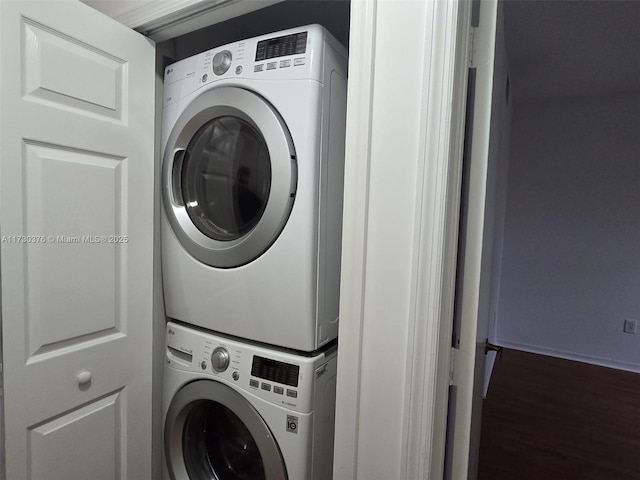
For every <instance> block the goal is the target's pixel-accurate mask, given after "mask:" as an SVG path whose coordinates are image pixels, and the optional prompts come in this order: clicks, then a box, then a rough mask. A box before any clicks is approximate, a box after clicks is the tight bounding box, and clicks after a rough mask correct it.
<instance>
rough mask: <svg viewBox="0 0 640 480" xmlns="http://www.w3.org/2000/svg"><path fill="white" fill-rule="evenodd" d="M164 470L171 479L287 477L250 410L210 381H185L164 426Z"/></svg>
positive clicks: (265, 429) (263, 426) (271, 479)
mask: <svg viewBox="0 0 640 480" xmlns="http://www.w3.org/2000/svg"><path fill="white" fill-rule="evenodd" d="M164 428H165V429H164V441H165V455H166V458H167V468H168V470H169V473H170V475H171V478H173V479H174V480H187V479H188V480H214V479H215V480H286V479H287V473H286V468H285V465H284V460H283V459H282V454H281V452H280V449H279V447H278V445H277V443H276V441H275V439H274V438H273V435H272V434H271V430H269V427H268V426H267V424H266V423H265V422H264V420H263V419H262V417H261V416H260V414H259V413H258V412H257V411H256V409H255V408H253V406H252V405H251V404H250V403H249V402H248V401H247V400H246V399H245V398H244V397H243V396H242V395H240V394H239V393H238V392H236V391H235V390H233V389H232V388H230V387H227V386H226V385H223V384H221V383H218V382H215V381H212V380H198V381H195V382H193V383H189V384H187V385H186V386H185V387H183V388H182V389H181V390H179V391H178V393H177V394H176V396H175V397H174V398H173V401H172V402H171V405H170V407H169V410H168V412H167V417H166V420H165V425H164Z"/></svg>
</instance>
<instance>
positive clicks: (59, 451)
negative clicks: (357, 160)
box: [0, 1, 155, 480]
mask: <svg viewBox="0 0 640 480" xmlns="http://www.w3.org/2000/svg"><path fill="white" fill-rule="evenodd" d="M0 44H1V47H2V56H1V58H0V68H1V70H0V82H1V83H0V225H1V229H2V231H1V235H2V239H1V243H0V254H1V257H0V261H1V263H0V265H1V276H2V338H3V342H2V348H3V352H2V353H3V364H4V414H5V442H6V459H5V461H6V478H7V479H11V480H14V479H16V480H17V479H27V478H28V479H37V480H75V479H77V480H87V479H92V480H97V479H119V478H129V479H132V480H143V479H148V478H150V476H151V338H152V273H153V271H152V270H153V263H152V261H153V258H152V257H153V188H154V185H153V178H154V175H153V169H154V159H153V142H154V126H153V118H154V116H153V114H154V112H153V108H154V62H155V54H154V51H155V48H154V45H153V44H152V42H150V41H149V40H147V39H146V38H144V37H143V36H141V35H139V34H137V33H136V32H134V31H132V30H129V29H127V28H126V27H124V26H122V25H120V24H118V23H116V22H115V21H113V20H111V19H109V18H107V17H105V16H103V15H102V14H100V13H98V12H96V11H94V10H92V9H91V8H89V7H87V6H86V5H83V4H81V3H79V2H74V1H65V2H52V1H50V2H27V1H23V2H13V1H2V2H0Z"/></svg>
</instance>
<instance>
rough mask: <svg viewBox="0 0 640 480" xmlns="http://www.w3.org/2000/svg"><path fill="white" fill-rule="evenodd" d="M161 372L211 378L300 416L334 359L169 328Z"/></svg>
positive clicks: (309, 407) (191, 329)
mask: <svg viewBox="0 0 640 480" xmlns="http://www.w3.org/2000/svg"><path fill="white" fill-rule="evenodd" d="M166 342H167V343H166V347H167V348H166V357H165V366H166V367H169V368H175V369H179V370H183V371H189V372H193V373H194V374H197V376H196V377H194V378H206V377H215V378H216V379H217V380H219V381H221V382H223V383H226V384H228V385H230V386H232V387H233V388H235V389H237V390H244V391H245V392H246V394H249V395H254V396H257V397H260V398H262V399H264V400H267V401H269V402H271V403H273V404H275V405H279V406H282V407H286V408H288V409H290V410H294V411H297V412H300V413H307V412H310V411H311V410H312V409H313V401H314V392H315V388H314V385H315V381H316V379H317V378H318V372H321V371H322V367H323V365H326V364H327V362H328V361H329V360H331V359H332V358H333V357H334V356H335V352H332V353H331V354H330V355H325V353H318V354H316V355H313V356H305V355H297V354H294V353H290V352H288V351H283V350H280V349H273V348H269V347H263V346H261V345H255V344H249V343H245V342H242V341H239V340H236V339H231V338H226V337H222V336H219V335H215V334H211V333H209V332H207V331H205V330H201V329H196V328H194V327H186V326H184V325H181V324H177V323H173V322H170V323H168V324H167V337H166Z"/></svg>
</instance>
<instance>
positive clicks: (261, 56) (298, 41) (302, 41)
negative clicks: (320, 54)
mask: <svg viewBox="0 0 640 480" xmlns="http://www.w3.org/2000/svg"><path fill="white" fill-rule="evenodd" d="M306 51H307V32H302V33H296V34H295V35H285V36H284V37H276V38H270V39H268V40H262V41H260V42H258V47H257V48H256V62H259V61H261V60H268V59H269V58H276V57H284V56H286V55H298V54H301V53H305V52H306Z"/></svg>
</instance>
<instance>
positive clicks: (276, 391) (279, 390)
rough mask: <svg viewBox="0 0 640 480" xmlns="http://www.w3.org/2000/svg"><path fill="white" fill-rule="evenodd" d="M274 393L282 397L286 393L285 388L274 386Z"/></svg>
mask: <svg viewBox="0 0 640 480" xmlns="http://www.w3.org/2000/svg"><path fill="white" fill-rule="evenodd" d="M273 393H277V394H278V395H282V394H283V393H284V388H282V387H278V386H277V385H274V387H273Z"/></svg>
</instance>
